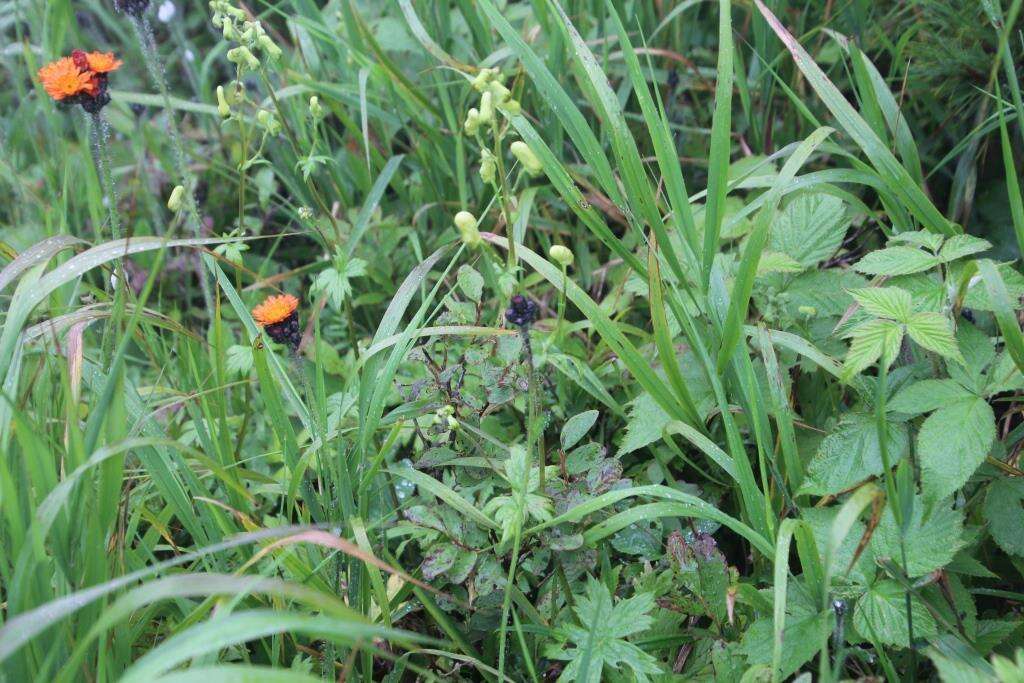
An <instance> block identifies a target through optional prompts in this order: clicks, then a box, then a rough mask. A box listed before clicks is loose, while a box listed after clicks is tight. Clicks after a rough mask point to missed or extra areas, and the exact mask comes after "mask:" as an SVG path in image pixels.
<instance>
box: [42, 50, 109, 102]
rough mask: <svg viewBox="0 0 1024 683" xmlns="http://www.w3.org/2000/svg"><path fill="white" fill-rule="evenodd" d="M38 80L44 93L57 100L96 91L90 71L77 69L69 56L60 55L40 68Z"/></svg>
mask: <svg viewBox="0 0 1024 683" xmlns="http://www.w3.org/2000/svg"><path fill="white" fill-rule="evenodd" d="M39 80H40V81H41V82H42V84H43V89H44V90H46V94H47V95H49V96H50V97H52V98H53V99H55V100H57V101H58V102H60V101H61V100H63V99H66V98H68V97H74V96H76V95H81V94H82V93H87V94H90V95H91V94H93V93H94V92H95V91H96V83H95V82H94V80H93V74H92V72H90V71H83V70H81V69H79V68H78V66H77V65H76V64H75V60H73V59H72V58H71V57H62V58H61V59H58V60H57V61H56V62H50V63H49V64H47V65H46V66H44V67H43V68H41V69H40V70H39Z"/></svg>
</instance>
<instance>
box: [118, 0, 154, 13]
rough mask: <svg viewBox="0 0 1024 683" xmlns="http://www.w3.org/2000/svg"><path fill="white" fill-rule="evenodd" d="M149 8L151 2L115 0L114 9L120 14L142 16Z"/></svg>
mask: <svg viewBox="0 0 1024 683" xmlns="http://www.w3.org/2000/svg"><path fill="white" fill-rule="evenodd" d="M147 8H149V0H114V9H115V10H117V11H118V12H124V13H125V14H131V15H133V16H136V17H138V16H141V15H142V13H143V12H145V11H146V9H147Z"/></svg>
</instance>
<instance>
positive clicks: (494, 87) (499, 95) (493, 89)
mask: <svg viewBox="0 0 1024 683" xmlns="http://www.w3.org/2000/svg"><path fill="white" fill-rule="evenodd" d="M487 92H489V93H491V94H492V95H494V102H495V103H496V104H499V105H500V104H503V103H504V102H506V101H508V100H510V99H512V91H511V90H509V89H508V88H506V87H505V86H504V85H502V84H501V83H499V82H498V81H491V82H490V83H488V84H487Z"/></svg>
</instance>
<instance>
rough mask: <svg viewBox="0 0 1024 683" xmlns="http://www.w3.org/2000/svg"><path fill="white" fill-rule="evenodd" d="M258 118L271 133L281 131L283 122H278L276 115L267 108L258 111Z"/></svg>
mask: <svg viewBox="0 0 1024 683" xmlns="http://www.w3.org/2000/svg"><path fill="white" fill-rule="evenodd" d="M256 120H257V121H259V122H260V125H261V126H263V127H264V128H265V129H266V130H267V132H268V133H270V134H271V135H277V134H278V133H280V132H281V124H280V123H278V121H277V119H276V118H274V115H273V114H271V113H270V112H269V111H267V110H266V109H260V110H259V111H258V112H256Z"/></svg>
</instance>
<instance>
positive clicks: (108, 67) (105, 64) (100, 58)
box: [85, 52, 124, 74]
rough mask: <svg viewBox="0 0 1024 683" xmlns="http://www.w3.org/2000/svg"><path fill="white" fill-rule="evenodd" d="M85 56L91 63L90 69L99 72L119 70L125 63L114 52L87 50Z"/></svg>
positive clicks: (105, 72) (106, 72)
mask: <svg viewBox="0 0 1024 683" xmlns="http://www.w3.org/2000/svg"><path fill="white" fill-rule="evenodd" d="M85 58H86V60H88V63H89V71H92V72H93V73H97V74H108V73H110V72H111V71H117V70H118V69H119V68H120V67H121V65H122V64H123V63H124V62H122V61H121V60H120V59H118V58H116V57H115V56H114V53H113V52H87V53H85Z"/></svg>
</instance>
